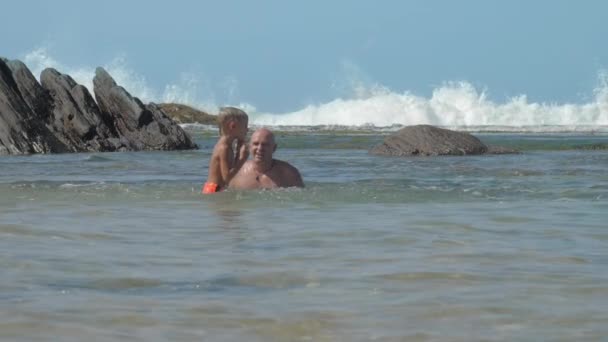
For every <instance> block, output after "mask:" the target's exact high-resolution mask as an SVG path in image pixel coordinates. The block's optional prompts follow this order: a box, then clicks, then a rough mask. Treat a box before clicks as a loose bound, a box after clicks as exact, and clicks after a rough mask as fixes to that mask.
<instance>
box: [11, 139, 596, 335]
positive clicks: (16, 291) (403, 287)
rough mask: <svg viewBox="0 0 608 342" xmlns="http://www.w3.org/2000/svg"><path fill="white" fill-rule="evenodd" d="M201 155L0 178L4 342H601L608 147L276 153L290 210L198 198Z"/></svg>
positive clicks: (61, 167) (205, 154) (48, 164)
mask: <svg viewBox="0 0 608 342" xmlns="http://www.w3.org/2000/svg"><path fill="white" fill-rule="evenodd" d="M195 133H196V134H197V135H196V136H197V139H198V143H199V145H200V146H201V150H197V151H186V152H140V153H98V154H66V155H47V156H44V155H36V156H22V157H3V158H0V168H1V169H2V173H0V194H1V196H0V250H2V253H0V269H2V277H1V279H2V280H1V281H0V305H1V306H2V309H3V310H1V311H0V339H2V340H15V341H37V340H40V341H42V340H44V341H46V340H49V339H52V340H61V341H82V340H84V339H93V340H95V341H113V340H136V341H139V340H141V341H164V340H211V341H242V340H248V341H369V340H375V341H402V340H407V341H437V340H440V341H472V340H476V341H478V340H486V341H504V340H509V341H530V340H535V341H536V340H552V341H553V340H555V341H559V340H562V341H574V340H576V341H583V340H589V341H597V340H602V339H604V338H605V336H608V328H606V326H607V325H606V323H608V309H607V308H608V285H606V284H608V253H606V250H608V249H607V247H608V230H607V228H606V227H607V225H606V221H607V219H608V172H606V170H607V169H608V151H607V150H606V149H601V148H599V149H589V148H586V147H588V146H603V144H606V143H608V136H606V135H574V134H537V135H534V134H481V135H479V137H480V138H481V139H482V140H484V141H486V142H488V143H492V144H499V145H507V146H509V147H515V148H519V149H521V150H523V152H524V153H522V154H517V155H497V156H468V157H422V158H403V159H401V158H383V157H376V156H370V155H368V154H367V152H366V149H367V148H368V147H369V146H371V145H373V144H375V143H377V142H378V141H381V137H379V136H377V135H373V134H352V133H349V134H310V133H306V134H297V133H293V132H292V133H285V134H279V136H278V141H279V144H281V146H280V147H279V150H278V152H277V153H278V154H277V157H278V158H280V159H284V160H288V161H290V162H292V163H293V164H294V165H296V166H297V167H298V168H299V169H300V171H301V173H302V175H303V177H304V180H305V182H306V185H307V187H306V188H305V189H303V190H299V189H286V190H278V191H250V192H235V191H229V192H224V193H220V194H217V195H213V196H202V195H200V194H199V191H200V186H201V185H202V182H203V181H204V177H205V175H206V165H207V161H208V158H209V147H210V146H212V145H213V143H214V139H215V138H214V137H213V136H207V135H206V134H203V133H200V132H199V133H200V134H199V133H197V132H195Z"/></svg>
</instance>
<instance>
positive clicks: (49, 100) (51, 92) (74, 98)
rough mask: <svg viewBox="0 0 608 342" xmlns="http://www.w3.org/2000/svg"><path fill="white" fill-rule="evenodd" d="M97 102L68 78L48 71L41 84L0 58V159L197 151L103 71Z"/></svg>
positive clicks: (20, 67)
mask: <svg viewBox="0 0 608 342" xmlns="http://www.w3.org/2000/svg"><path fill="white" fill-rule="evenodd" d="M93 81H94V85H95V98H96V100H97V102H96V101H95V99H94V98H93V96H91V94H90V93H89V91H88V90H87V88H85V87H84V86H82V85H80V84H78V83H76V82H75V81H74V79H72V78H71V77H70V76H69V75H65V74H61V73H60V72H59V71H57V70H55V69H51V68H49V69H45V70H44V71H43V72H42V74H41V76H40V83H39V82H38V81H37V80H36V78H35V77H34V76H33V75H32V73H31V72H30V70H29V69H28V68H27V67H26V66H25V64H23V63H22V62H20V61H9V60H7V59H6V58H3V57H0V154H27V153H54V152H86V151H91V152H93V151H95V152H97V151H101V152H104V151H125V150H131V151H139V150H175V149H193V148H197V146H196V144H194V143H193V142H192V139H191V138H190V136H189V135H188V134H187V133H186V132H185V131H184V130H183V129H182V128H181V127H180V126H179V125H177V123H176V122H174V121H172V120H171V119H170V118H169V117H168V116H167V115H166V114H165V113H164V112H163V111H162V109H161V108H160V107H158V106H157V105H155V104H153V103H151V104H148V105H144V104H143V103H142V102H141V101H140V100H139V99H138V98H136V97H132V96H131V95H130V94H129V93H128V92H127V91H126V90H125V89H124V88H122V87H120V86H118V85H117V84H116V82H114V79H112V77H111V76H110V75H109V74H108V73H107V72H106V71H105V70H103V69H101V68H98V69H97V72H96V76H95V79H94V80H93Z"/></svg>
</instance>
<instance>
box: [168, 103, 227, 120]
mask: <svg viewBox="0 0 608 342" xmlns="http://www.w3.org/2000/svg"><path fill="white" fill-rule="evenodd" d="M158 106H159V107H160V109H161V110H162V111H163V112H165V113H166V114H167V115H168V116H169V117H170V118H171V119H173V121H176V122H178V123H180V124H181V123H199V124H204V125H217V115H212V114H209V113H205V112H203V111H200V110H198V109H194V108H192V107H189V106H186V105H183V104H178V103H160V104H159V105H158Z"/></svg>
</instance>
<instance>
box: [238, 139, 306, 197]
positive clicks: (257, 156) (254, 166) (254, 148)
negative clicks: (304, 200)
mask: <svg viewBox="0 0 608 342" xmlns="http://www.w3.org/2000/svg"><path fill="white" fill-rule="evenodd" d="M276 149H277V144H276V143H275V141H274V134H272V132H271V131H269V130H268V129H266V128H261V129H258V130H257V131H255V132H253V134H252V135H251V141H250V142H249V153H250V155H251V157H252V159H250V160H248V161H247V162H245V164H244V165H243V166H242V167H241V169H240V170H239V172H237V174H236V175H235V176H234V178H232V181H230V184H229V188H231V189H237V190H243V189H266V188H286V187H300V188H301V187H304V182H303V181H302V177H301V176H300V172H299V171H298V169H296V168H295V167H293V166H292V165H290V164H289V163H287V162H284V161H281V160H278V159H273V158H272V154H273V153H274V151H275V150H276Z"/></svg>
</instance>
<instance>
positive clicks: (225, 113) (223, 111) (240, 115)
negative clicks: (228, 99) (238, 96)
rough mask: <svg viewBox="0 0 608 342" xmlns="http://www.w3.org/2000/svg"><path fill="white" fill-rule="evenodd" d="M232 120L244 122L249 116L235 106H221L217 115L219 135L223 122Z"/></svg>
mask: <svg viewBox="0 0 608 342" xmlns="http://www.w3.org/2000/svg"><path fill="white" fill-rule="evenodd" d="M231 120H234V121H237V122H239V123H242V122H246V121H248V120H249V116H247V113H245V111H243V110H241V109H238V108H236V107H222V108H220V112H219V114H218V115H217V123H218V126H219V128H220V135H221V134H222V127H223V126H224V124H225V123H227V122H229V121H231Z"/></svg>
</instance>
